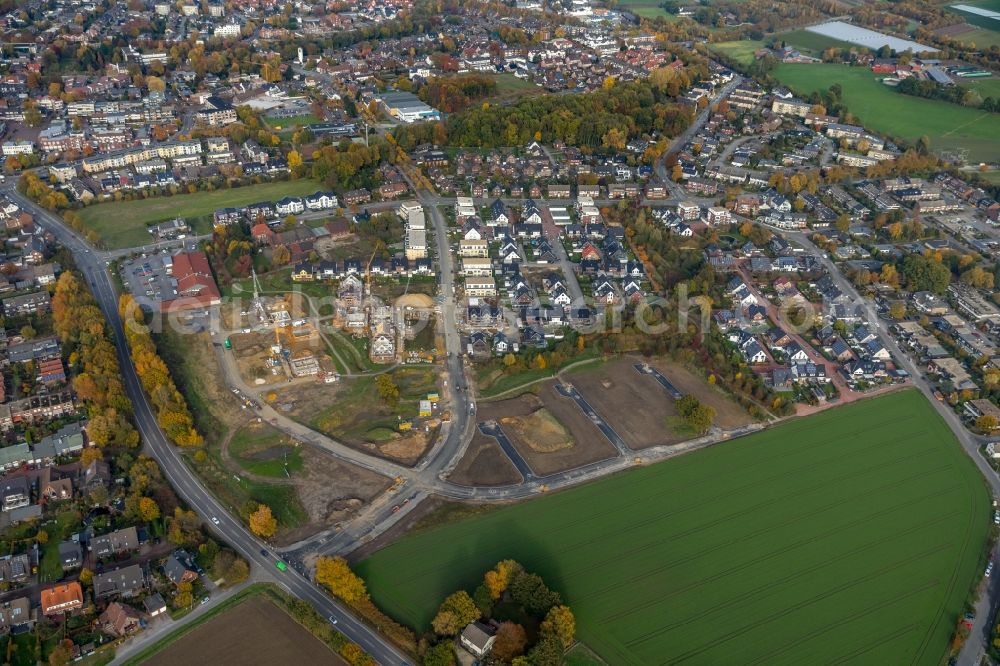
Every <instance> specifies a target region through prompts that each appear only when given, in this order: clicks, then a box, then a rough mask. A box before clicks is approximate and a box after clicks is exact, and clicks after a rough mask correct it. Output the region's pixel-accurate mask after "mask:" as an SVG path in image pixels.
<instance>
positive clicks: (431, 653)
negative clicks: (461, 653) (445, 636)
mask: <svg viewBox="0 0 1000 666" xmlns="http://www.w3.org/2000/svg"><path fill="white" fill-rule="evenodd" d="M423 664H424V666H455V644H454V643H453V642H452V641H441V642H440V643H438V644H437V645H434V646H433V647H430V648H428V649H427V652H425V653H424V660H423Z"/></svg>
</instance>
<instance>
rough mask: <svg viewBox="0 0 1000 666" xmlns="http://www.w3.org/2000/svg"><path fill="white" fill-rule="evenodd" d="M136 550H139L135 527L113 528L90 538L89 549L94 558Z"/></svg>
mask: <svg viewBox="0 0 1000 666" xmlns="http://www.w3.org/2000/svg"><path fill="white" fill-rule="evenodd" d="M137 550H139V533H138V532H137V531H136V529H135V527H126V528H123V529H120V530H115V531H114V532H109V533H107V534H102V535H101V536H96V537H94V538H93V539H91V540H90V551H91V552H92V553H93V554H94V557H96V558H102V557H112V556H115V555H120V554H122V553H130V552H133V551H137Z"/></svg>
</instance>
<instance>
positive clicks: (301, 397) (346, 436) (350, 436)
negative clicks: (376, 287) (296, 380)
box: [272, 366, 440, 465]
mask: <svg viewBox="0 0 1000 666" xmlns="http://www.w3.org/2000/svg"><path fill="white" fill-rule="evenodd" d="M439 372H440V368H437V367H435V366H407V367H401V368H397V369H396V370H392V371H391V373H390V376H391V377H392V379H393V381H394V382H395V383H396V385H397V386H398V387H399V393H400V400H399V404H398V405H396V406H395V407H390V406H389V405H387V404H386V403H385V402H384V401H383V400H382V399H381V398H380V397H379V393H378V388H377V386H376V384H375V379H374V377H371V376H365V377H354V378H345V379H343V380H341V381H340V382H337V383H336V384H322V385H315V384H310V385H309V386H308V387H303V386H289V387H287V388H282V389H280V390H277V391H275V399H274V400H273V401H272V403H273V404H274V405H275V407H276V408H277V409H279V410H280V411H282V412H284V413H286V414H288V415H289V416H291V417H292V418H294V419H296V420H297V421H300V422H301V423H304V424H306V425H308V426H309V427H311V428H315V429H316V430H318V431H320V432H323V433H325V434H327V435H329V436H330V437H333V438H335V439H337V440H338V441H341V442H343V443H344V444H346V445H348V446H350V447H352V448H355V449H358V450H359V451H364V452H366V453H370V454H372V455H376V456H381V457H383V458H386V459H389V460H393V461H395V462H400V463H402V464H404V465H413V464H415V463H416V462H417V461H418V460H419V459H420V457H421V456H422V455H423V454H424V452H425V451H426V450H427V447H428V446H429V444H430V442H432V441H433V439H434V437H435V436H436V434H437V430H438V427H439V426H440V420H439V417H440V415H439V414H435V415H433V417H432V418H418V412H419V410H418V403H419V401H420V399H422V398H425V397H426V395H427V394H428V393H432V392H436V391H437V380H438V374H439ZM401 422H413V423H414V425H413V429H412V430H410V431H409V432H400V431H399V424H400V423H401Z"/></svg>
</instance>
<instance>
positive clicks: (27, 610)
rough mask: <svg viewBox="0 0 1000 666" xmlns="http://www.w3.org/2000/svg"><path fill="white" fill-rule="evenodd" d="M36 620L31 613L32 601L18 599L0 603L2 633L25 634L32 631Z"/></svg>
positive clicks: (0, 628) (0, 627) (22, 598)
mask: <svg viewBox="0 0 1000 666" xmlns="http://www.w3.org/2000/svg"><path fill="white" fill-rule="evenodd" d="M34 623H35V618H34V616H33V615H32V613H31V600H30V599H29V598H28V597H17V598H15V599H8V600H6V601H3V602H0V633H3V634H8V633H12V632H13V633H23V632H26V631H30V629H31V626H32V625H34Z"/></svg>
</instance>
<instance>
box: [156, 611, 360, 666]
mask: <svg viewBox="0 0 1000 666" xmlns="http://www.w3.org/2000/svg"><path fill="white" fill-rule="evenodd" d="M145 663H146V664H148V665H149V666H174V664H241V665H243V666H252V665H257V664H260V665H262V666H263V665H264V664H268V665H271V664H336V665H338V666H340V665H342V664H346V663H347V662H345V661H344V660H343V659H341V658H340V657H339V656H337V655H336V654H335V653H334V652H333V651H332V650H330V648H328V647H327V646H326V645H324V644H323V643H321V642H320V641H319V640H317V639H316V638H315V637H314V636H313V635H312V634H310V633H309V632H308V631H306V629H305V628H304V627H302V626H301V625H300V624H299V623H297V622H296V621H295V620H293V619H292V618H290V617H289V616H288V615H287V614H286V613H285V612H284V611H283V610H281V609H280V608H278V607H277V606H275V605H274V604H272V603H271V602H269V601H267V600H266V599H264V598H261V597H260V596H255V597H252V598H250V599H247V600H246V601H244V602H243V603H241V604H239V605H238V606H234V607H233V608H231V609H230V610H227V611H226V612H224V613H222V614H221V615H219V616H217V617H214V618H212V619H211V620H209V621H208V622H206V623H205V624H203V625H202V626H200V627H198V628H197V629H195V630H193V631H191V632H189V633H187V634H185V635H184V636H183V637H182V638H181V639H180V640H178V641H177V642H176V643H173V644H172V645H170V646H169V647H167V648H166V649H164V650H162V651H161V652H159V653H157V654H156V655H154V656H153V657H152V658H150V659H149V660H147V661H146V662H145Z"/></svg>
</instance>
